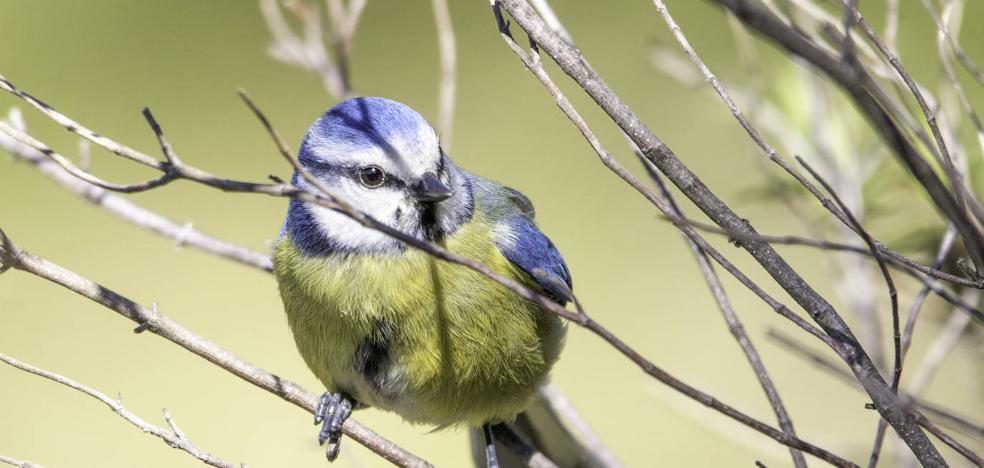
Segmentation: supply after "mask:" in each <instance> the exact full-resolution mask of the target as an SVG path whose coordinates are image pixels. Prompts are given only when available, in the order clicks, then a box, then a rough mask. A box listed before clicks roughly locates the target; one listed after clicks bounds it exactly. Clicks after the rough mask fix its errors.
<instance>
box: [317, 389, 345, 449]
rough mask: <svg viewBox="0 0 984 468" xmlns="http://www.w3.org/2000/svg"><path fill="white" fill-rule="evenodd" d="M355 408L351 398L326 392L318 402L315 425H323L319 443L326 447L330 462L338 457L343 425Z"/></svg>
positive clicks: (319, 433) (319, 434)
mask: <svg viewBox="0 0 984 468" xmlns="http://www.w3.org/2000/svg"><path fill="white" fill-rule="evenodd" d="M354 406H355V404H354V402H353V401H352V399H351V398H349V397H348V396H347V395H345V394H343V393H334V392H325V394H324V395H321V400H320V401H318V409H317V410H316V411H315V412H314V423H315V424H321V430H320V431H319V432H318V443H319V444H322V445H323V444H324V443H325V441H327V442H328V445H326V446H325V455H326V456H327V457H328V461H334V460H335V458H337V457H338V447H339V444H340V443H341V439H342V424H343V423H345V420H346V419H348V417H349V415H350V414H352V408H353V407H354Z"/></svg>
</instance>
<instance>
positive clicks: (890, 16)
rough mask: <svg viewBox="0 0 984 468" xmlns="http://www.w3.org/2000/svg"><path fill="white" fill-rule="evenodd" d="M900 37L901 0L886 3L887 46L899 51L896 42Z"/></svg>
mask: <svg viewBox="0 0 984 468" xmlns="http://www.w3.org/2000/svg"><path fill="white" fill-rule="evenodd" d="M898 36H899V0H886V1H885V45H886V46H888V48H889V49H892V50H897V48H896V47H895V41H896V39H898Z"/></svg>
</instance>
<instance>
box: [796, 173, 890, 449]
mask: <svg viewBox="0 0 984 468" xmlns="http://www.w3.org/2000/svg"><path fill="white" fill-rule="evenodd" d="M797 161H799V163H800V164H801V165H802V166H803V167H805V168H806V170H807V171H809V172H810V175H812V176H813V178H814V179H816V180H817V181H818V182H820V185H823V188H824V189H825V190H826V191H827V193H829V194H830V196H831V197H833V199H834V201H835V202H836V203H837V205H838V206H839V207H840V209H841V211H842V212H843V213H844V214H845V215H846V216H847V219H848V220H849V221H850V222H851V224H852V228H853V230H854V231H855V232H857V233H858V235H860V236H861V238H862V239H864V242H865V243H866V244H868V247H869V248H870V249H871V253H872V255H874V257H875V260H876V261H877V262H878V269H879V270H880V271H881V274H882V277H883V278H884V279H885V284H886V286H887V287H888V297H889V300H890V301H891V304H892V348H893V349H894V351H895V354H894V357H893V362H894V364H893V365H892V391H893V392H895V393H898V391H899V381H900V380H901V379H902V343H901V341H902V333H901V330H900V328H899V293H898V290H897V289H895V281H893V280H892V275H891V274H890V273H889V272H888V266H886V265H885V260H884V259H883V258H882V256H881V254H879V253H878V248H877V247H876V246H875V241H874V240H873V239H872V238H871V235H869V234H868V232H867V231H865V229H864V227H863V226H862V225H861V222H859V221H858V219H857V218H856V217H855V216H854V215H853V214H852V213H851V210H849V209H848V208H847V205H845V204H844V202H843V201H841V199H840V197H839V196H838V195H837V192H835V191H834V189H833V187H831V186H830V184H828V183H827V181H826V180H824V179H823V177H821V176H820V174H819V173H817V171H815V170H814V169H813V168H812V167H810V165H809V164H807V163H806V161H804V160H803V159H802V158H797ZM877 344H878V343H876V345H877ZM887 427H888V424H887V423H886V421H885V419H884V418H882V419H879V420H878V429H877V430H876V434H875V443H874V447H873V448H872V449H871V456H870V457H869V460H868V466H869V467H874V466H875V464H876V463H877V461H878V454H879V452H881V446H882V441H883V440H884V437H885V429H886V428H887Z"/></svg>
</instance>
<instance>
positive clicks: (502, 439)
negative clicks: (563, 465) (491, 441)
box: [492, 424, 557, 468]
mask: <svg viewBox="0 0 984 468" xmlns="http://www.w3.org/2000/svg"><path fill="white" fill-rule="evenodd" d="M492 435H493V436H495V440H497V441H499V443H501V444H502V445H505V446H506V447H508V448H509V450H511V451H512V452H513V453H515V454H516V455H517V456H519V458H520V459H521V460H523V462H525V463H526V466H527V467H528V468H557V465H555V464H554V462H552V461H550V459H549V458H547V456H546V455H544V454H543V452H540V451H539V450H537V449H536V448H535V447H534V446H533V444H531V443H530V442H529V441H528V440H525V439H524V438H523V436H521V435H520V434H519V433H518V432H516V431H514V430H513V429H512V428H511V427H509V425H507V424H496V425H494V426H492Z"/></svg>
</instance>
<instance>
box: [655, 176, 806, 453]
mask: <svg viewBox="0 0 984 468" xmlns="http://www.w3.org/2000/svg"><path fill="white" fill-rule="evenodd" d="M641 159H642V162H643V164H645V165H646V169H647V171H648V172H649V175H650V178H651V179H652V181H653V183H654V184H656V186H657V188H658V189H659V191H660V194H661V195H662V196H663V199H664V200H665V201H666V202H667V203H668V204H669V205H670V207H671V209H672V210H673V214H674V215H676V216H681V215H682V213H681V211H680V208H679V207H678V206H677V204H676V201H674V200H673V194H671V193H670V191H669V190H668V189H667V188H666V185H665V184H664V183H663V178H662V177H660V175H659V173H658V172H657V171H656V168H654V167H652V165H651V164H650V163H649V161H648V160H646V159H645V158H641ZM684 241H686V243H687V245H688V246H689V247H690V251H691V252H692V253H693V254H694V259H695V260H696V261H697V267H698V269H699V270H700V273H701V275H702V276H703V277H704V282H705V283H707V286H708V288H710V290H711V295H712V296H713V297H714V301H715V302H717V306H718V310H720V311H721V314H722V315H723V316H724V321H725V323H727V325H728V330H729V331H730V332H731V335H732V336H734V338H735V340H736V341H737V342H738V346H739V347H741V350H742V352H743V353H744V354H745V357H746V358H747V359H748V363H749V365H751V366H752V370H753V371H754V372H755V377H756V378H757V379H758V381H759V384H760V385H761V386H762V390H764V391H765V395H766V398H768V399H769V404H770V405H772V411H773V412H775V414H776V419H777V420H778V421H779V427H780V428H782V430H783V432H785V433H787V434H789V435H792V436H795V435H796V431H795V430H794V429H793V421H792V419H790V417H789V413H787V412H786V407H785V406H784V405H783V403H782V398H780V397H779V391H778V390H777V389H776V386H775V384H774V383H773V382H772V378H771V377H769V373H768V371H767V370H766V369H765V364H764V363H763V362H762V357H761V356H759V353H758V350H756V349H755V345H754V344H752V340H751V339H749V338H748V334H747V333H745V327H744V326H743V325H742V323H741V320H740V319H739V318H738V314H737V313H735V310H734V308H733V307H732V306H731V301H730V300H729V299H728V295H727V293H726V292H725V290H724V286H723V285H722V284H721V280H720V278H718V276H717V273H716V272H715V271H714V266H713V265H711V262H710V259H709V258H708V257H707V254H706V253H704V251H703V250H701V248H700V247H699V246H698V245H697V244H696V243H694V242H693V241H692V240H690V239H689V238H688V237H686V236H684ZM789 453H790V456H792V458H793V465H794V466H796V467H797V468H802V467H805V466H806V459H805V458H803V453H802V452H800V451H799V450H796V449H793V448H790V449H789Z"/></svg>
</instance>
